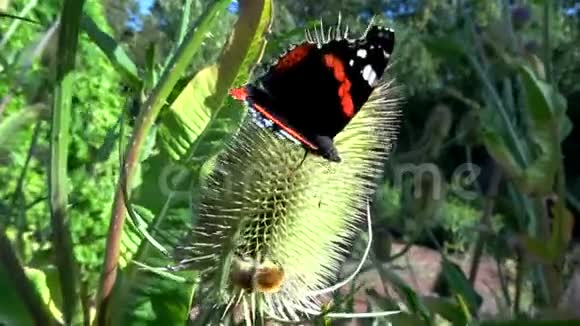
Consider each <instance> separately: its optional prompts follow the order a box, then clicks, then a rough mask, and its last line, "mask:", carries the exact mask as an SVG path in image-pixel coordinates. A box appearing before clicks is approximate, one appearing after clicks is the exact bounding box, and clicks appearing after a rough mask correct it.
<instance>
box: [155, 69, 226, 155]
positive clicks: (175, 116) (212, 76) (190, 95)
mask: <svg viewBox="0 0 580 326" xmlns="http://www.w3.org/2000/svg"><path fill="white" fill-rule="evenodd" d="M217 73H218V68H217V66H216V65H212V66H209V67H207V68H204V69H202V70H201V71H199V72H198V73H197V75H195V76H194V77H193V79H192V80H191V81H190V82H189V83H188V84H187V85H186V86H185V87H184V88H183V90H182V91H181V94H179V96H178V97H177V98H176V99H175V101H174V102H173V104H172V105H171V109H170V111H166V112H164V113H162V114H161V124H160V126H159V137H160V140H161V143H162V144H163V145H164V146H165V149H166V150H167V151H168V152H169V155H170V156H171V158H173V159H174V160H179V159H180V158H181V157H182V156H183V155H184V154H185V153H186V152H187V151H188V149H189V147H190V145H191V144H192V143H193V142H194V141H195V139H196V138H197V136H199V135H200V134H201V133H202V132H203V130H204V129H205V127H206V126H207V124H208V123H209V122H210V120H211V117H212V110H211V108H210V107H209V106H207V105H206V99H207V98H208V97H209V96H212V95H213V94H214V92H215V87H216V81H217Z"/></svg>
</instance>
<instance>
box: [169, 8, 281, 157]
mask: <svg viewBox="0 0 580 326" xmlns="http://www.w3.org/2000/svg"><path fill="white" fill-rule="evenodd" d="M240 6H241V8H240V14H239V17H240V18H239V19H238V21H237V22H236V25H235V27H234V31H233V32H232V36H233V37H232V39H231V42H229V43H228V44H226V46H225V47H224V49H223V51H222V54H221V56H220V59H219V62H218V63H217V64H215V65H210V66H207V67H205V68H203V69H202V70H200V71H199V72H198V73H197V74H196V75H195V76H194V77H193V78H192V79H191V81H190V82H189V83H188V84H187V85H186V86H185V87H184V88H183V90H182V92H181V94H180V95H179V96H178V97H177V98H176V99H175V101H174V102H173V103H172V104H171V105H170V109H169V110H168V111H166V112H164V114H163V115H162V123H161V126H160V136H161V141H162V143H163V144H164V147H165V149H166V150H167V151H168V153H169V155H170V156H171V158H172V159H174V160H177V161H182V162H183V161H187V160H190V159H191V158H192V155H196V153H194V152H196V151H198V152H202V153H203V155H202V157H201V158H198V159H197V160H198V161H204V160H205V159H207V157H209V156H211V155H213V154H215V152H216V151H217V150H218V149H219V146H220V145H221V140H222V139H223V138H224V137H225V136H226V135H227V133H229V132H230V131H231V130H232V129H233V127H234V125H235V124H237V123H238V122H239V120H240V119H241V117H242V116H243V113H244V111H242V110H238V109H237V108H236V109H235V110H231V106H229V105H226V106H225V108H226V109H225V110H224V109H223V108H224V106H223V103H224V100H225V99H226V96H227V92H228V90H229V88H230V87H231V86H232V84H233V85H239V84H242V83H245V82H246V81H247V79H248V77H249V73H250V70H251V68H252V67H253V65H254V64H255V62H256V61H257V60H258V59H259V58H260V57H261V55H262V52H263V50H264V47H265V44H266V41H265V38H264V37H263V33H264V32H265V31H266V29H267V28H268V27H269V25H270V22H271V18H272V3H271V0H262V1H248V2H246V3H243V4H240ZM230 103H232V102H231V101H230ZM228 109H230V110H228ZM224 127H225V128H224ZM202 133H207V134H206V135H205V136H206V137H204V139H206V140H207V139H208V138H209V139H213V140H216V142H215V143H213V144H212V143H209V142H207V141H205V142H204V144H200V143H199V142H197V143H196V141H198V137H199V136H200V135H201V134H202ZM200 141H201V140H200ZM200 145H201V146H203V145H205V146H204V147H205V148H198V146H200ZM207 145H209V146H207Z"/></svg>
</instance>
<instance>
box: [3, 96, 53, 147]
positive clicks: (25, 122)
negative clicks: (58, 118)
mask: <svg viewBox="0 0 580 326" xmlns="http://www.w3.org/2000/svg"><path fill="white" fill-rule="evenodd" d="M45 110H46V106H45V105H44V104H36V105H32V106H29V107H24V108H22V109H21V110H19V111H18V112H15V113H13V114H11V115H10V116H8V117H6V118H4V119H2V120H0V150H8V149H10V146H11V145H12V144H13V143H15V142H16V140H17V138H16V137H14V135H15V134H16V133H17V132H19V131H21V130H22V129H24V128H26V127H29V126H32V124H33V122H34V121H35V120H36V119H38V116H39V115H40V114H41V113H42V112H43V111H45Z"/></svg>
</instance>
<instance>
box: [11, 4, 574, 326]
mask: <svg viewBox="0 0 580 326" xmlns="http://www.w3.org/2000/svg"><path fill="white" fill-rule="evenodd" d="M272 10H273V11H272ZM0 12H2V16H0V162H1V163H0V183H1V184H2V187H1V190H0V325H32V324H36V325H48V324H52V323H61V324H75V325H76V324H84V325H89V324H98V325H105V324H115V325H117V324H139V325H142V324H143V325H144V324H156V325H178V324H183V323H184V321H185V320H186V318H187V313H188V310H189V299H190V297H191V293H192V291H194V290H195V284H193V283H191V282H189V281H188V282H186V284H187V286H184V285H183V284H182V283H180V280H176V279H171V278H170V275H163V276H160V275H158V274H155V273H152V272H151V270H150V269H149V270H148V269H142V268H140V266H141V265H138V264H140V263H146V264H148V265H152V266H164V265H167V264H170V263H171V261H170V260H169V259H168V258H167V257H165V256H164V255H163V252H160V250H159V249H160V248H156V247H155V245H157V246H158V247H159V246H165V247H168V246H169V245H171V244H173V243H174V240H175V239H177V238H179V236H180V235H181V233H182V232H183V231H184V230H186V228H187V226H188V225H189V224H190V223H191V218H192V216H193V218H195V207H192V205H191V204H190V203H191V202H192V199H195V196H196V195H197V192H196V189H198V187H199V185H200V182H203V176H204V175H206V174H207V172H208V170H209V167H211V162H212V161H211V158H212V157H213V156H214V155H215V154H216V153H217V151H219V149H220V146H221V145H222V144H223V143H224V141H225V140H226V139H227V137H229V136H230V135H231V133H232V132H233V131H234V130H235V128H236V125H237V123H238V122H239V120H240V118H241V117H242V115H243V113H244V110H243V108H241V107H240V106H239V105H238V104H236V103H234V101H233V100H231V99H229V98H228V97H227V96H226V92H227V89H228V88H229V87H230V86H231V85H233V84H236V85H238V84H241V83H243V82H245V81H247V80H248V78H249V77H250V73H251V72H254V73H257V72H259V71H260V69H261V66H260V65H257V66H256V67H254V65H255V64H256V63H257V62H258V61H259V60H260V59H261V62H262V63H266V64H267V63H268V62H270V61H271V60H273V59H274V58H275V57H277V56H278V55H279V54H280V53H281V52H282V51H284V49H285V48H286V47H287V46H288V45H289V44H291V43H296V42H300V41H302V40H303V30H304V28H305V27H307V26H310V25H311V24H313V23H316V22H317V21H318V19H320V18H322V19H323V20H324V21H325V23H327V24H332V23H334V22H336V19H337V16H338V14H339V12H340V13H341V15H342V18H343V22H345V23H346V24H348V25H349V26H350V28H351V30H352V35H357V34H359V33H360V32H362V31H363V30H364V28H365V27H366V25H367V24H368V21H369V19H370V17H371V16H373V15H376V20H377V22H380V23H384V24H386V25H389V26H392V27H394V28H395V29H396V32H397V44H396V51H395V54H394V56H393V58H394V61H395V62H394V64H393V67H392V70H391V74H392V76H393V77H395V78H396V79H397V80H398V82H399V83H400V84H401V85H403V86H404V87H405V105H404V107H403V112H404V116H403V119H402V125H401V131H400V138H399V141H398V144H397V150H396V151H395V153H394V154H393V155H392V158H391V160H390V161H389V163H388V166H386V167H385V170H386V171H387V175H386V177H385V180H384V185H383V186H382V187H381V190H380V191H379V192H378V194H377V196H376V199H375V201H374V203H373V216H374V230H375V232H376V233H378V236H377V237H375V238H378V239H377V240H376V241H375V244H374V252H373V255H372V259H371V260H370V262H369V264H368V267H366V269H365V270H366V271H365V272H364V273H362V274H361V277H360V281H359V282H358V283H357V284H358V285H361V286H362V287H363V289H362V290H359V291H358V292H357V293H358V295H357V296H356V299H353V298H352V297H350V296H346V297H345V299H348V300H345V301H344V304H343V305H342V308H343V309H344V310H345V311H353V310H358V311H366V309H372V310H385V309H392V308H393V307H394V304H395V303H396V302H398V303H400V304H401V305H402V307H404V312H403V313H401V314H399V315H397V316H395V317H394V318H392V319H391V321H392V322H393V323H394V324H395V325H398V324H401V325H423V324H428V325H430V324H445V323H446V324H453V325H465V324H466V323H469V324H479V323H487V324H498V323H501V322H502V321H504V322H505V321H507V322H508V323H513V324H516V323H518V324H519V323H522V324H528V323H529V324H534V323H538V320H540V319H549V320H568V321H566V322H565V323H567V324H569V323H570V322H571V321H570V320H571V319H573V318H580V315H578V309H577V308H578V307H580V270H579V269H578V267H577V263H578V261H579V258H580V256H579V251H578V237H579V236H580V232H578V230H579V228H578V226H575V224H574V221H575V216H576V215H578V213H579V210H580V169H579V167H580V154H579V153H580V148H579V146H580V145H579V144H578V142H577V140H578V139H580V138H579V136H580V135H579V134H578V133H579V131H578V130H577V128H575V126H576V125H577V124H578V123H579V122H580V108H579V107H578V105H577V103H579V102H580V88H579V86H578V80H580V78H579V77H580V28H579V27H580V3H578V2H577V1H572V0H555V1H552V0H511V1H508V0H481V1H480V0H463V1H462V0H453V1H449V0H408V1H405V0H390V1H384V0H368V1H363V0H341V1H336V0H316V1H311V0H276V1H273V3H271V2H270V1H267V0H264V1H240V3H238V2H230V1H224V0H221V1H206V0H179V1H178V0H165V1H157V0H149V1H145V0H141V1H137V0H119V1H86V2H85V1H80V0H63V1H57V0H44V1H37V0H2V1H0ZM16 16H17V17H20V18H17V17H16ZM270 21H271V22H272V26H271V27H272V28H271V32H270V33H268V34H267V35H266V39H267V41H268V42H267V43H266V42H265V39H264V38H262V35H263V34H264V32H265V31H266V30H267V28H268V25H269V23H270ZM194 27H195V28H194ZM262 49H265V51H264V55H263V58H261V57H260V55H261V52H262ZM465 163H472V164H473V165H472V169H476V170H477V179H476V180H469V178H468V177H466V176H467V175H468V174H469V173H463V174H458V173H457V171H458V169H461V168H462V167H465V166H466V165H465ZM425 168H428V169H429V170H428V171H431V172H430V173H424V174H420V172H421V169H425ZM401 169H403V170H404V169H410V170H409V171H411V172H410V173H408V174H406V175H405V177H403V178H400V176H401V173H400V172H401ZM465 171H467V172H469V171H472V172H474V171H475V170H469V169H468V170H464V172H465ZM435 172H436V173H435ZM434 173H435V174H434ZM413 175H420V176H421V177H420V178H419V179H415V178H413ZM437 175H441V179H440V180H439V179H438V178H437V177H436V176H437ZM417 180H419V181H418V182H417ZM124 185H128V187H127V189H128V190H127V195H128V196H127V197H128V198H129V199H128V201H129V202H130V204H131V205H130V208H131V209H129V213H130V216H131V218H130V219H128V220H126V221H125V220H124V217H125V205H126V204H127V203H125V202H124V201H123V196H122V195H123V189H125V187H124ZM458 189H463V190H461V191H460V190H458ZM467 190H469V193H470V194H471V195H470V196H466V191H467ZM576 224H578V223H576ZM145 230H147V231H148V232H144V231H145ZM143 234H151V235H152V236H153V237H154V241H147V240H146V239H144V236H143ZM151 242H153V245H152V244H151ZM361 247H362V243H361ZM360 254H361V253H360V250H359V248H358V246H355V248H354V252H353V254H352V255H353V257H352V258H353V260H356V259H357V258H358V257H360ZM348 265H349V263H347V264H346V266H347V267H348ZM117 267H118V270H117ZM194 274H195V271H189V272H185V273H184V275H182V276H185V277H186V279H188V280H190V279H193V278H194V276H195V275H194ZM422 274H429V275H422ZM489 275H491V276H489ZM486 280H487V281H489V282H486ZM484 283H485V284H484ZM354 288H355V287H354V286H353V288H352V289H350V290H353V291H354ZM346 290H347V291H346V292H349V291H348V290H349V289H346ZM346 292H345V293H346ZM563 323H564V322H563Z"/></svg>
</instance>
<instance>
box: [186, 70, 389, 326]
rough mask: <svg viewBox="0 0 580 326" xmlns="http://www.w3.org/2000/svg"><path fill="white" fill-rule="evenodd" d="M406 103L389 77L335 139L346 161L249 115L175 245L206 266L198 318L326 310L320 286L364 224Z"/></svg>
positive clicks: (285, 316) (191, 264) (298, 316)
mask: <svg viewBox="0 0 580 326" xmlns="http://www.w3.org/2000/svg"><path fill="white" fill-rule="evenodd" d="M386 79H387V78H383V80H386ZM399 104H400V99H399V92H398V89H397V87H395V84H394V82H393V81H384V82H382V83H381V84H380V85H379V86H378V87H377V88H376V89H375V90H374V91H373V93H372V94H371V97H370V99H369V101H368V102H367V103H366V104H365V105H364V106H363V107H362V109H361V110H360V112H359V113H357V115H356V116H355V117H354V118H353V119H352V120H351V122H350V123H349V124H348V125H347V126H346V128H345V129H344V130H343V131H342V132H341V133H339V134H338V135H337V136H336V137H335V138H334V142H335V145H336V147H337V149H338V151H339V153H340V155H341V157H342V162H340V163H332V162H329V161H327V160H325V159H323V158H321V157H319V156H316V155H313V154H308V155H307V156H306V158H304V154H305V149H304V148H303V147H302V146H299V145H296V144H294V143H292V142H290V141H288V140H287V139H283V138H280V137H279V136H278V135H276V134H275V133H273V132H272V131H271V130H268V129H263V128H260V127H258V126H257V125H256V124H255V123H254V122H253V121H252V119H251V118H250V117H247V118H246V119H245V120H244V121H243V122H242V124H241V126H240V128H239V130H238V131H237V133H236V134H235V135H234V136H233V137H232V138H231V139H230V141H229V142H228V144H227V145H226V146H225V148H224V149H223V151H222V152H221V153H220V154H219V155H218V157H217V159H216V161H215V163H214V165H213V171H212V172H211V173H210V174H209V176H208V177H207V180H206V181H205V182H204V183H203V188H202V190H201V194H200V199H199V203H198V206H197V210H198V217H197V219H196V221H195V223H194V226H193V229H192V232H191V234H190V235H189V237H188V240H187V241H186V243H184V244H183V245H182V246H181V247H179V248H178V251H177V252H178V256H179V258H180V259H181V261H180V263H181V264H182V265H187V267H188V268H192V269H197V270H199V271H200V282H199V288H198V289H197V293H196V295H195V298H194V301H193V303H192V306H194V307H196V311H197V312H198V313H197V315H196V317H195V319H196V320H197V321H199V322H201V323H205V324H208V323H209V324H216V323H219V321H220V319H222V318H227V316H228V315H230V314H231V313H232V311H241V318H242V319H245V320H246V322H247V323H251V322H252V321H254V320H257V319H262V320H263V319H267V318H274V319H279V320H286V321H288V320H290V321H298V320H303V319H305V318H308V317H309V316H311V315H315V314H319V313H320V311H321V305H322V298H321V295H320V294H321V293H322V292H324V289H325V288H327V287H329V286H331V285H332V284H333V283H334V282H336V281H337V280H336V279H335V278H336V275H338V273H339V271H340V268H341V264H342V262H343V261H344V259H345V258H346V256H347V254H348V248H349V246H350V244H351V243H352V241H353V239H354V238H355V237H356V236H357V234H358V233H359V232H360V228H361V227H362V226H364V221H365V220H366V215H367V205H368V201H369V200H370V198H371V196H372V195H373V194H374V192H375V189H376V187H377V183H378V182H380V181H381V178H382V174H383V170H384V164H385V161H386V160H387V158H388V155H389V154H390V152H391V150H392V148H393V145H394V142H395V139H396V136H397V130H398V121H399V117H400V111H399V106H400V105H399ZM303 159H304V161H303V162H302V160H303ZM235 307H237V308H235ZM204 311H205V312H207V313H205V314H204V313H203V312H204ZM210 311H211V313H210ZM202 319H203V321H202Z"/></svg>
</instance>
